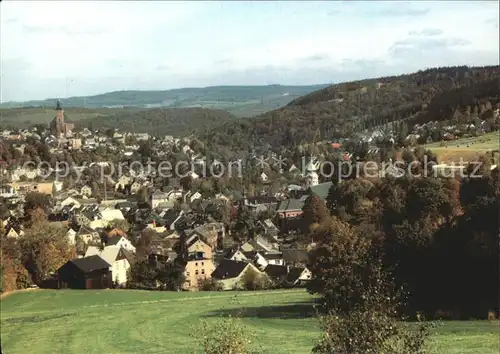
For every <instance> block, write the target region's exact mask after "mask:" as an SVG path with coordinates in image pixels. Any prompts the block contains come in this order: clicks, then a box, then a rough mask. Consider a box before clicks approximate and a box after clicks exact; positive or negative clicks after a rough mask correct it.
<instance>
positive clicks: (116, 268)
mask: <svg viewBox="0 0 500 354" xmlns="http://www.w3.org/2000/svg"><path fill="white" fill-rule="evenodd" d="M94 255H98V256H100V257H101V258H102V259H104V260H105V261H106V262H107V263H109V264H111V266H110V267H109V270H110V271H111V276H112V279H113V283H114V284H115V285H118V286H124V285H125V284H126V283H127V273H128V271H129V269H130V266H131V264H132V263H133V260H132V255H131V254H130V253H129V252H127V251H126V250H125V249H124V248H123V247H120V246H106V247H104V249H102V250H101V249H100V248H99V247H96V246H90V247H89V248H88V249H87V252H86V253H85V257H90V256H94Z"/></svg>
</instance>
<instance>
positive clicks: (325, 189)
mask: <svg viewBox="0 0 500 354" xmlns="http://www.w3.org/2000/svg"><path fill="white" fill-rule="evenodd" d="M332 185H333V183H332V182H326V183H320V184H317V185H315V186H313V187H311V188H310V190H311V192H313V193H314V194H316V195H317V196H318V197H320V198H321V199H323V200H325V199H326V197H328V193H329V192H330V188H331V187H332Z"/></svg>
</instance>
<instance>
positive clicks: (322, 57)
mask: <svg viewBox="0 0 500 354" xmlns="http://www.w3.org/2000/svg"><path fill="white" fill-rule="evenodd" d="M326 60H330V56H329V55H328V54H314V55H311V56H309V57H307V58H305V59H304V61H305V62H318V61H326Z"/></svg>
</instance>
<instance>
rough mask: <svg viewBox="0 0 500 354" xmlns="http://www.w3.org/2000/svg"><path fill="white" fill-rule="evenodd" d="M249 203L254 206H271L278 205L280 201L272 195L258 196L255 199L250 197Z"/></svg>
mask: <svg viewBox="0 0 500 354" xmlns="http://www.w3.org/2000/svg"><path fill="white" fill-rule="evenodd" d="M247 201H248V202H249V203H252V204H271V203H277V202H278V199H277V198H276V197H274V196H270V195H258V196H255V197H248V198H247Z"/></svg>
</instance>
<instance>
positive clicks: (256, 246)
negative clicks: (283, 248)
mask: <svg viewBox="0 0 500 354" xmlns="http://www.w3.org/2000/svg"><path fill="white" fill-rule="evenodd" d="M248 243H249V244H250V245H252V246H253V250H257V251H264V252H269V253H272V252H274V251H277V250H278V248H277V247H276V245H277V244H272V243H270V242H269V241H268V240H267V239H266V238H265V237H263V236H256V237H254V238H253V239H252V240H250V241H248ZM253 250H252V249H245V251H253Z"/></svg>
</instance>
